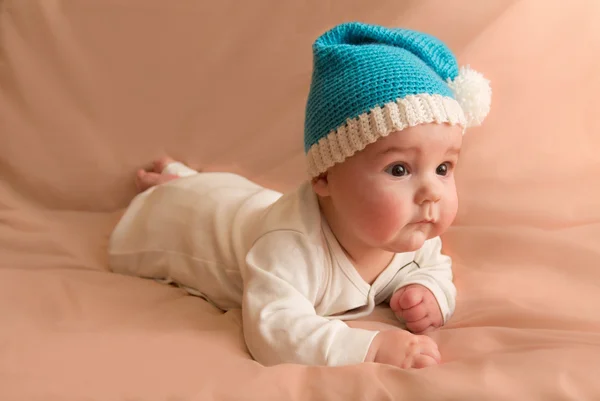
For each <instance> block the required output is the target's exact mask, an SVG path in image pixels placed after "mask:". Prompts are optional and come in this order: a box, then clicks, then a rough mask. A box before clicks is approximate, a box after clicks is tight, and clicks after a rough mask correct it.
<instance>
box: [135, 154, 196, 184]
mask: <svg viewBox="0 0 600 401" xmlns="http://www.w3.org/2000/svg"><path fill="white" fill-rule="evenodd" d="M194 174H197V171H195V170H193V169H191V168H189V167H188V166H186V165H185V164H183V163H180V162H177V161H175V160H173V159H171V158H170V157H163V158H161V159H158V160H155V161H154V162H153V163H152V167H151V168H150V170H143V169H140V170H138V172H137V174H136V185H137V187H138V189H139V190H140V192H143V191H145V190H147V189H148V188H151V187H154V186H156V185H160V184H164V183H166V182H169V181H172V180H174V179H177V178H179V177H187V176H190V175H194Z"/></svg>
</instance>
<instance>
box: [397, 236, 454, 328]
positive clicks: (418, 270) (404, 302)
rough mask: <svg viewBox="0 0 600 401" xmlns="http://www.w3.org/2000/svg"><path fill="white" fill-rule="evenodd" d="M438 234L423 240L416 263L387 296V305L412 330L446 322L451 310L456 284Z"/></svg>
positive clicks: (452, 309)
mask: <svg viewBox="0 0 600 401" xmlns="http://www.w3.org/2000/svg"><path fill="white" fill-rule="evenodd" d="M441 250H442V241H441V239H440V238H439V237H436V238H433V239H431V240H429V241H427V242H426V243H425V245H424V246H423V248H421V249H420V250H419V251H417V252H416V254H415V263H414V264H413V265H411V266H410V270H409V271H408V272H406V273H405V274H404V275H401V276H400V277H401V279H400V281H399V282H398V283H397V284H396V288H395V290H394V293H393V295H392V297H391V299H390V307H391V308H392V309H393V310H394V312H395V313H396V315H397V316H398V317H400V318H402V319H403V320H405V321H406V323H407V327H408V329H409V330H411V331H413V332H417V333H419V332H423V331H427V329H428V328H430V326H433V327H439V326H441V325H442V324H445V323H446V322H447V321H448V319H450V317H451V316H452V314H453V313H454V308H455V303H456V287H455V286H454V283H453V282H452V277H453V276H452V260H451V259H450V257H448V256H446V255H444V254H442V252H441Z"/></svg>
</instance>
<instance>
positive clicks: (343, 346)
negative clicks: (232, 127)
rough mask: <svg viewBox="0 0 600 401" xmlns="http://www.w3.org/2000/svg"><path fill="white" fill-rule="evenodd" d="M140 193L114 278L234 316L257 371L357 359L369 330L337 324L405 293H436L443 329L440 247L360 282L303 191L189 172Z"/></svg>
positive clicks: (404, 256)
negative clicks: (177, 293)
mask: <svg viewBox="0 0 600 401" xmlns="http://www.w3.org/2000/svg"><path fill="white" fill-rule="evenodd" d="M165 172H166V173H170V174H177V175H180V176H182V177H183V178H179V179H176V180H173V181H170V182H168V183H166V184H162V185H159V186H156V187H152V188H150V189H149V190H147V191H145V192H143V193H141V194H139V195H138V196H137V197H136V198H134V199H133V201H132V202H131V204H130V206H129V208H128V209H127V211H126V212H125V214H124V215H123V217H122V219H121V221H120V222H119V223H118V225H117V227H116V228H115V230H114V232H113V234H112V236H111V239H110V245H109V258H110V259H109V261H110V265H111V268H112V270H113V271H115V272H118V273H123V274H128V275H135V276H141V277H147V278H154V279H167V280H169V281H173V282H175V283H177V284H179V285H181V286H183V287H185V288H187V289H188V290H189V291H190V292H191V293H195V294H197V295H201V296H203V297H204V298H206V299H207V300H209V301H210V302H211V303H213V304H214V305H215V306H217V307H218V308H221V309H223V310H229V309H235V308H240V307H241V308H242V316H243V331H244V336H245V340H246V344H247V346H248V349H249V351H250V353H251V354H252V356H253V357H254V359H256V360H257V361H258V362H260V363H262V364H264V365H274V364H278V363H299V364H305V365H326V366H340V365H349V364H355V363H360V362H362V361H364V358H365V356H366V354H367V351H368V349H369V346H370V344H371V342H372V340H373V338H374V337H375V335H376V334H377V332H376V331H370V330H363V329H356V328H350V327H348V326H347V325H346V324H345V323H344V322H343V320H350V319H354V318H358V317H363V316H366V315H369V314H370V313H371V312H372V311H373V309H374V307H375V305H377V304H379V303H382V302H389V299H390V297H391V296H392V294H393V293H394V292H395V291H396V290H398V289H399V288H401V287H403V286H406V285H409V284H421V285H423V286H425V287H427V288H428V289H429V290H431V292H432V293H433V294H434V296H435V298H436V299H437V301H438V304H439V305H440V309H441V311H442V315H443V318H444V321H447V320H448V318H449V317H450V316H451V315H452V313H453V311H454V306H455V297H456V289H455V287H454V285H453V283H452V270H451V260H450V258H449V257H448V256H445V255H443V254H442V253H441V240H440V238H438V237H436V238H433V239H430V240H428V241H426V243H425V245H424V246H423V248H421V249H420V250H418V251H416V252H407V253H400V254H396V256H395V257H394V258H393V260H392V262H391V263H390V264H389V266H388V267H387V268H386V269H385V270H384V271H383V272H382V273H381V274H380V275H379V276H378V277H377V279H376V280H375V282H374V283H373V284H372V285H369V284H368V283H367V282H365V281H364V280H363V279H362V277H361V276H360V275H359V273H358V272H357V271H356V269H355V268H354V266H353V265H352V263H351V262H350V261H349V260H348V258H347V256H346V255H345V253H344V252H343V250H342V249H341V247H340V245H339V243H338V242H337V240H336V238H335V236H334V235H333V233H332V232H331V230H330V229H329V227H328V225H327V222H326V221H325V220H324V219H323V218H322V215H321V213H320V210H319V205H318V201H317V197H316V195H315V193H314V192H313V190H312V187H311V185H310V183H309V182H307V183H305V184H303V185H301V186H300V187H299V188H298V189H297V190H296V191H294V192H291V193H288V194H285V195H282V194H280V193H278V192H275V191H272V190H268V189H265V188H263V187H260V186H258V185H256V184H255V183H252V182H250V181H249V180H247V179H245V178H243V177H241V176H238V175H234V174H229V173H196V172H195V171H193V170H190V169H189V168H187V167H185V166H183V165H181V164H179V163H175V164H172V165H169V166H168V167H167V169H166V171H165Z"/></svg>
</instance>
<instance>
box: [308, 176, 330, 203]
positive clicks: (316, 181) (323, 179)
mask: <svg viewBox="0 0 600 401" xmlns="http://www.w3.org/2000/svg"><path fill="white" fill-rule="evenodd" d="M312 187H313V191H315V193H316V194H317V195H319V196H320V197H322V198H325V197H327V196H329V181H327V173H323V174H321V175H320V176H318V177H314V178H313V179H312Z"/></svg>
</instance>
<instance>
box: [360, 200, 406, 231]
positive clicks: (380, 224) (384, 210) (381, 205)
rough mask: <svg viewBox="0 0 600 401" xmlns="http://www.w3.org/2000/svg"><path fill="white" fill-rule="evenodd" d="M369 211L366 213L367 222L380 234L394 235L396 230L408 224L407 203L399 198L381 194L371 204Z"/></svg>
mask: <svg viewBox="0 0 600 401" xmlns="http://www.w3.org/2000/svg"><path fill="white" fill-rule="evenodd" d="M369 209H370V210H369V213H366V215H365V217H366V219H365V220H366V221H365V224H368V225H370V226H371V227H372V230H373V231H376V232H377V234H379V235H378V236H381V237H387V236H389V235H394V234H395V232H396V231H397V230H398V229H400V228H401V227H402V226H404V225H405V224H406V220H407V214H408V213H407V210H406V205H405V204H403V203H402V202H398V201H397V200H395V199H393V198H391V197H386V196H381V197H380V198H379V199H378V200H377V201H376V202H373V203H371V204H370V206H369Z"/></svg>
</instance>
